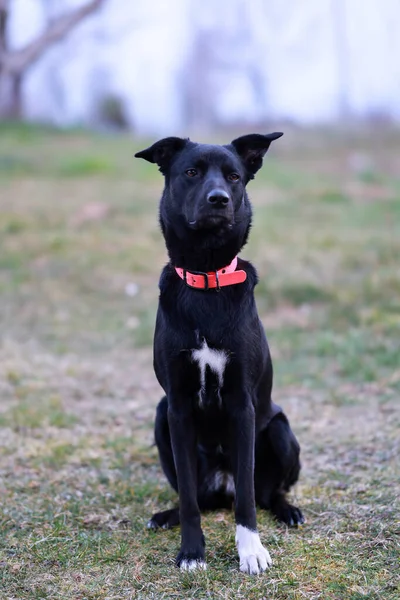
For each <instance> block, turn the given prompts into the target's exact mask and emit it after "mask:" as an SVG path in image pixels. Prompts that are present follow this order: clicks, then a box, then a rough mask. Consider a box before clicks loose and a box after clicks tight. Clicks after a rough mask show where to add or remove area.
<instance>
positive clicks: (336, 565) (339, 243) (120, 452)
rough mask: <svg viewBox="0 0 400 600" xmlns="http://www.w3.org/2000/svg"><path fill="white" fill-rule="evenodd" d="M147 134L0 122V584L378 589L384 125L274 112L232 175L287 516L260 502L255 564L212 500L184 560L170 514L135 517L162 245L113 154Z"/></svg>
mask: <svg viewBox="0 0 400 600" xmlns="http://www.w3.org/2000/svg"><path fill="white" fill-rule="evenodd" d="M232 137H234V135H232ZM226 139H229V136H228V137H227V138H226ZM203 141H204V140H203ZM224 141H226V140H225V139H224ZM148 142H149V140H147V141H140V140H135V139H134V140H132V139H130V138H129V137H117V136H108V137H102V136H99V135H96V134H89V133H87V132H84V131H81V130H75V131H65V132H64V131H63V132H61V131H57V130H53V129H51V128H48V129H39V128H35V127H32V126H23V125H12V124H11V125H7V126H5V125H2V126H1V127H0V245H1V252H0V394H1V404H0V494H1V498H2V503H1V507H0V598H5V599H6V598H7V599H8V598H10V599H11V598H12V599H13V600H21V599H25V598H26V599H32V598H33V599H36V598H37V599H52V600H53V599H60V600H61V599H63V600H64V599H69V598H71V599H73V600H78V599H79V600H89V599H90V600H106V599H107V600H126V599H131V598H134V599H143V600H148V599H155V600H159V599H169V598H193V599H194V598H196V599H203V598H204V599H206V598H207V599H208V598H215V599H217V598H218V599H219V598H226V599H231V598H235V599H236V598H238V599H251V600H253V599H254V600H260V599H262V598H268V600H272V599H277V600H286V599H287V600H301V599H303V598H307V599H310V600H313V599H317V598H318V599H319V598H321V599H323V600H326V599H328V600H361V599H364V598H367V599H369V600H372V599H377V600H378V599H379V600H381V599H383V600H397V598H398V597H399V595H400V587H399V585H400V578H399V572H400V571H399V566H400V564H399V559H400V549H399V533H400V522H399V498H400V469H399V460H398V456H399V430H400V403H399V393H400V342H399V340H400V283H399V281H400V279H399V256H400V180H399V177H398V172H399V166H400V165H399V162H398V156H399V152H398V150H399V146H400V134H399V132H396V131H390V132H389V131H381V132H377V131H370V130H367V129H365V130H361V129H359V130H355V131H353V132H348V133H347V134H346V135H344V134H343V133H341V132H331V131H327V132H325V133H324V132H323V131H317V130H310V131H288V132H287V135H286V136H285V137H284V138H283V140H282V141H279V142H277V143H276V144H275V145H274V146H273V150H272V151H271V153H270V156H269V157H268V161H266V165H265V168H264V169H263V171H262V172H260V174H259V176H258V177H257V179H256V180H255V181H254V182H253V183H251V184H250V186H249V192H250V196H251V198H252V201H253V204H254V213H255V215H254V225H253V228H252V232H251V236H250V242H249V244H248V246H247V248H245V250H244V251H243V253H242V255H243V256H244V257H246V258H249V259H251V260H252V261H253V263H254V264H255V265H256V267H257V269H258V272H259V276H260V283H259V285H258V287H257V302H258V306H259V310H260V315H261V318H262V321H263V323H264V325H265V328H266V331H267V334H268V338H269V342H270V345H271V349H272V354H273V358H274V364H275V396H274V397H275V400H276V401H277V402H279V403H280V404H282V405H283V406H284V408H285V411H286V412H287V414H288V415H289V418H290V420H291V422H292V425H293V428H294V430H295V432H296V434H297V437H298V438H299V440H300V443H301V446H302V463H303V471H302V476H301V481H300V483H299V484H298V486H297V487H296V489H295V491H294V492H293V496H294V498H295V501H296V502H297V503H298V504H299V505H300V506H301V507H302V508H303V510H304V513H305V515H306V518H307V523H306V524H305V525H304V526H303V527H302V528H301V529H299V530H298V531H292V530H287V529H286V528H284V527H280V526H277V525H276V524H275V523H273V522H272V520H271V518H270V517H269V516H268V515H267V514H265V513H262V512H261V511H259V514H258V523H259V529H260V534H261V537H262V539H263V541H264V542H265V545H266V546H267V548H268V549H269V551H270V553H271V555H272V558H273V561H274V564H273V567H272V569H270V570H269V571H268V572H267V573H265V574H263V575H262V576H260V577H256V578H251V577H249V576H245V575H243V574H241V573H240V572H239V570H238V559H237V555H236V550H235V544H234V522H233V517H232V514H231V513H229V512H226V511H219V512H217V513H213V514H208V515H205V516H204V518H203V525H204V532H205V535H206V540H207V563H208V570H207V571H206V572H205V573H198V574H185V573H180V572H179V571H178V570H177V569H175V568H174V566H173V560H174V557H175V555H176V553H177V550H178V546H179V531H169V532H158V533H154V532H152V531H148V530H147V529H146V527H145V524H146V520H147V519H148V517H149V516H150V515H151V514H152V512H154V511H156V510H162V509H163V508H164V507H165V508H166V507H169V506H173V504H174V503H175V502H176V497H175V494H174V493H173V492H172V491H171V490H170V489H169V487H168V485H167V483H166V481H165V479H164V477H163V475H162V473H161V469H160V466H159V463H158V457H157V452H156V449H155V447H154V445H153V433H152V423H153V419H154V412H155V407H156V404H157V402H158V400H159V398H160V395H161V390H160V388H159V386H158V384H157V382H156V380H155V377H154V375H153V372H152V358H151V348H150V345H151V338H152V334H153V329H154V317H155V310H156V304H157V296H158V287H157V283H158V276H159V272H160V269H161V268H162V266H163V264H164V263H165V261H166V253H165V250H164V245H163V241H162V238H161V234H160V232H159V230H158V225H157V205H158V198H159V196H160V192H161V187H162V180H161V176H160V174H159V173H158V171H157V169H156V168H155V167H154V166H151V165H148V164H146V163H144V162H143V161H138V160H135V159H134V158H133V154H134V152H135V151H137V150H138V149H139V148H141V147H145V146H146V145H148ZM356 153H362V154H365V155H367V157H368V158H369V160H368V161H366V164H367V166H368V169H367V170H365V169H364V170H363V171H362V172H357V171H355V170H354V169H353V168H352V167H351V160H349V158H351V156H352V155H353V154H356ZM132 284H134V285H132Z"/></svg>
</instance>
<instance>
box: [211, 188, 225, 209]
mask: <svg viewBox="0 0 400 600" xmlns="http://www.w3.org/2000/svg"><path fill="white" fill-rule="evenodd" d="M229 200H230V198H229V194H228V193H227V192H225V190H222V189H218V188H216V189H214V190H211V192H210V193H209V194H208V195H207V202H209V203H210V204H212V205H213V206H215V207H216V208H221V207H222V206H226V205H227V204H228V202H229Z"/></svg>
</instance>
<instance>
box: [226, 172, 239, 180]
mask: <svg viewBox="0 0 400 600" xmlns="http://www.w3.org/2000/svg"><path fill="white" fill-rule="evenodd" d="M228 179H229V181H239V179H240V175H238V174H237V173H229V175H228Z"/></svg>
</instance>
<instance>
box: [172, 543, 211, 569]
mask: <svg viewBox="0 0 400 600" xmlns="http://www.w3.org/2000/svg"><path fill="white" fill-rule="evenodd" d="M204 556H205V548H204V538H203V536H202V539H201V540H200V541H199V544H194V545H193V546H192V547H191V549H190V550H185V549H182V550H181V551H180V552H179V554H178V556H177V557H176V566H177V567H179V568H180V569H181V571H205V570H206V568H207V566H206V562H205V558H204Z"/></svg>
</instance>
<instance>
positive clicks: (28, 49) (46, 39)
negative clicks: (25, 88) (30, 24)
mask: <svg viewBox="0 0 400 600" xmlns="http://www.w3.org/2000/svg"><path fill="white" fill-rule="evenodd" d="M104 2H105V0H90V2H87V3H86V4H84V5H83V6H81V7H79V8H76V9H75V10H72V11H70V12H68V13H67V14H64V15H61V16H60V17H57V18H56V19H54V20H53V21H51V22H50V23H49V24H48V26H47V27H46V29H45V30H44V31H43V32H42V33H41V34H40V35H39V36H38V37H37V38H36V39H34V40H32V41H31V42H29V44H27V45H26V46H24V47H23V48H20V49H18V50H10V49H9V47H8V35H7V28H8V23H9V17H10V4H11V2H10V0H0V119H1V118H13V119H19V118H20V117H21V116H22V81H23V78H24V76H25V75H26V73H27V72H28V70H29V69H30V67H32V65H34V64H35V63H36V62H37V61H38V60H39V59H40V58H41V57H42V55H43V54H44V53H45V52H46V50H47V49H48V48H49V47H51V46H52V45H53V44H55V43H56V42H60V41H61V40H63V39H64V38H65V37H66V36H67V35H68V34H69V33H70V32H71V31H72V30H73V29H74V28H75V27H76V26H77V25H78V24H79V23H81V21H83V20H84V19H85V18H86V17H87V16H89V15H91V14H93V13H94V12H95V11H96V10H98V9H99V8H100V7H101V6H102V5H103V4H104Z"/></svg>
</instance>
